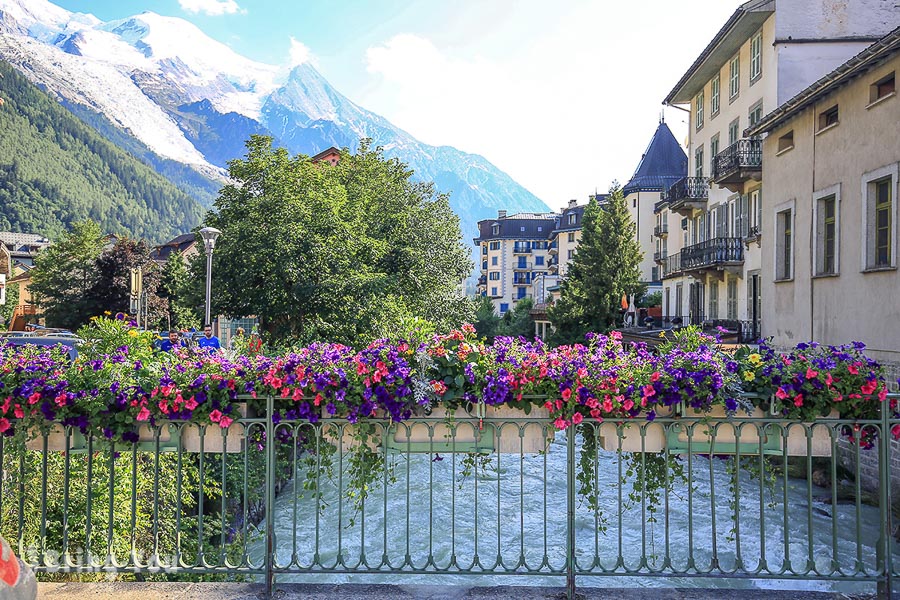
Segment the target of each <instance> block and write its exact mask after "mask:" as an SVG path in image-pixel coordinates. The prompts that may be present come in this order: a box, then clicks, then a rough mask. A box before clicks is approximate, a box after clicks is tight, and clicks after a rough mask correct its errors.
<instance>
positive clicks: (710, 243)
mask: <svg viewBox="0 0 900 600" xmlns="http://www.w3.org/2000/svg"><path fill="white" fill-rule="evenodd" d="M743 262H744V242H743V240H742V239H741V238H737V237H716V238H713V239H711V240H706V241H705V242H700V243H699V244H694V245H692V246H687V247H685V248H683V249H682V250H681V269H682V270H683V271H691V270H694V269H703V268H706V267H712V266H716V265H722V264H741V263H743Z"/></svg>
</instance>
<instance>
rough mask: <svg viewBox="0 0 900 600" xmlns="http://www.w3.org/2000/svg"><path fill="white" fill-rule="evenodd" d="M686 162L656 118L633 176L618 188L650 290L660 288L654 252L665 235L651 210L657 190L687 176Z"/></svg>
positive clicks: (656, 197) (663, 124) (675, 142)
mask: <svg viewBox="0 0 900 600" xmlns="http://www.w3.org/2000/svg"><path fill="white" fill-rule="evenodd" d="M687 163H688V161H687V155H686V154H685V153H684V150H683V149H682V147H681V144H679V143H678V141H677V140H676V139H675V136H674V135H672V131H671V130H670V129H669V126H668V125H666V124H665V122H664V121H663V120H661V119H660V122H659V126H658V127H657V128H656V131H655V132H654V133H653V137H652V138H650V143H649V144H648V145H647V150H646V152H644V154H643V156H641V161H640V162H639V163H638V166H637V169H635V171H634V175H632V176H631V179H630V180H629V181H628V183H627V184H625V186H624V187H623V188H622V193H623V194H624V196H625V204H626V205H627V206H628V212H629V213H630V214H631V219H632V221H634V225H635V235H636V238H637V241H638V243H639V244H640V246H641V250H643V252H644V258H643V260H642V261H641V281H642V282H643V283H646V284H647V291H648V292H650V293H652V292H654V291H661V290H662V282H661V280H662V277H661V269H660V267H659V265H658V264H657V263H656V261H655V253H656V252H658V248H657V245H658V244H659V243H660V242H663V243H664V242H665V239H666V237H667V235H668V231H667V229H666V228H660V227H658V226H657V222H656V217H655V216H654V212H653V211H654V208H655V207H656V203H657V202H659V195H660V193H661V192H663V191H665V190H666V189H668V188H669V187H670V186H672V185H673V184H675V182H677V181H680V180H681V179H683V178H684V177H686V176H687Z"/></svg>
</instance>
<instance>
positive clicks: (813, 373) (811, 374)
mask: <svg viewBox="0 0 900 600" xmlns="http://www.w3.org/2000/svg"><path fill="white" fill-rule="evenodd" d="M818 376H819V372H818V371H813V370H812V369H811V368H809V367H807V368H806V378H807V379H815V378H816V377H818Z"/></svg>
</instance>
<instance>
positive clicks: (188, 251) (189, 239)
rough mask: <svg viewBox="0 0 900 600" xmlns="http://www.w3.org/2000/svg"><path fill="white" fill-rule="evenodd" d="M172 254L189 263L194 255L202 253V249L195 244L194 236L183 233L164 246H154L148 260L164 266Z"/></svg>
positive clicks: (195, 238)
mask: <svg viewBox="0 0 900 600" xmlns="http://www.w3.org/2000/svg"><path fill="white" fill-rule="evenodd" d="M173 252H178V253H180V254H181V258H182V259H183V260H184V261H185V263H189V262H190V259H191V258H193V257H194V255H196V254H198V253H200V252H203V247H202V246H200V245H199V244H198V243H197V236H196V234H194V233H183V234H181V235H179V236H178V237H175V238H173V239H171V240H169V241H168V242H166V243H165V244H161V245H159V246H156V247H155V248H154V249H153V250H151V251H150V258H152V259H153V260H155V261H156V262H158V263H160V264H165V262H166V261H167V260H169V256H171V255H172V253H173Z"/></svg>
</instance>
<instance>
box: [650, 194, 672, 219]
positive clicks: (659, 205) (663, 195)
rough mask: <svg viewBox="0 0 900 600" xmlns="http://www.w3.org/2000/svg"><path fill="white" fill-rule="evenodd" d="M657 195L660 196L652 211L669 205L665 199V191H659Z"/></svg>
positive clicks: (656, 211)
mask: <svg viewBox="0 0 900 600" xmlns="http://www.w3.org/2000/svg"><path fill="white" fill-rule="evenodd" d="M659 197H660V198H662V200H660V201H659V202H657V203H656V204H654V205H653V213H654V214H656V213H659V212H660V211H661V210H662V209H664V208H666V207H667V206H668V205H669V201H668V200H666V193H665V192H660V194H659Z"/></svg>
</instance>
